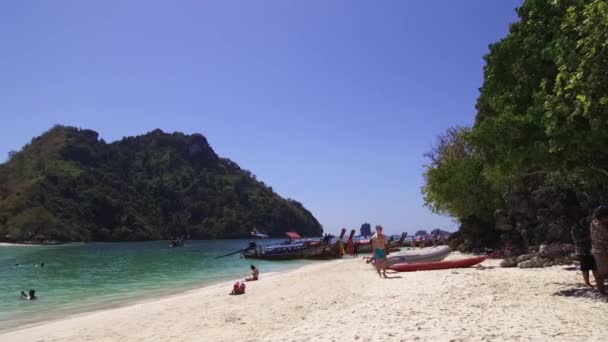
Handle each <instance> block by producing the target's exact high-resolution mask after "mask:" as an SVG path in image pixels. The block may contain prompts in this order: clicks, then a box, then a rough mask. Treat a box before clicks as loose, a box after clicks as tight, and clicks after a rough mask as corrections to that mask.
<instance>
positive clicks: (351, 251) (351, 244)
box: [346, 236, 355, 256]
mask: <svg viewBox="0 0 608 342" xmlns="http://www.w3.org/2000/svg"><path fill="white" fill-rule="evenodd" d="M346 246H347V247H348V254H350V255H352V256H354V255H355V242H354V241H353V237H352V236H351V237H349V238H348V241H346Z"/></svg>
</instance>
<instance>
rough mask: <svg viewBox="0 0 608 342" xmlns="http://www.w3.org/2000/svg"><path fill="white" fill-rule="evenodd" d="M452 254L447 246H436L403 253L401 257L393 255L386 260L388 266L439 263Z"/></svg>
mask: <svg viewBox="0 0 608 342" xmlns="http://www.w3.org/2000/svg"><path fill="white" fill-rule="evenodd" d="M450 253H452V250H451V249H450V247H449V246H438V247H433V248H424V249H420V250H415V251H410V252H404V253H403V254H401V255H394V256H390V255H389V257H388V258H387V261H388V265H389V266H391V265H395V264H403V263H420V262H432V261H441V260H443V259H445V258H446V257H447V256H448V255H450Z"/></svg>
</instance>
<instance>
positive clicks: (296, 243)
mask: <svg viewBox="0 0 608 342" xmlns="http://www.w3.org/2000/svg"><path fill="white" fill-rule="evenodd" d="M286 235H287V237H288V238H289V239H288V240H287V241H285V242H280V243H274V244H269V245H258V244H256V243H255V242H251V243H250V244H249V247H248V248H246V249H245V250H244V251H243V253H242V256H243V257H244V258H252V259H263V260H294V259H330V258H341V257H342V255H343V252H342V251H341V248H339V247H340V242H339V241H337V242H335V243H331V241H330V239H312V240H311V239H302V238H301V237H300V235H298V234H297V233H295V232H287V233H286Z"/></svg>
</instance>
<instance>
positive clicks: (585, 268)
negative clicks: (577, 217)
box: [570, 223, 597, 287]
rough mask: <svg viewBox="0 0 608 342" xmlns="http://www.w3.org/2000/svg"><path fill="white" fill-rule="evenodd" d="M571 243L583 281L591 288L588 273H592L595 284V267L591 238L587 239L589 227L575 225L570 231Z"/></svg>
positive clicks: (579, 224)
mask: <svg viewBox="0 0 608 342" xmlns="http://www.w3.org/2000/svg"><path fill="white" fill-rule="evenodd" d="M570 234H571V235H572V241H573V242H574V253H575V254H576V257H577V258H578V261H579V263H580V266H581V271H582V272H583V280H585V284H587V285H588V286H590V287H593V286H592V285H591V283H590V282H589V271H591V272H593V277H594V278H595V280H596V282H597V266H596V264H595V259H594V258H593V254H591V238H590V237H589V226H586V225H583V224H581V223H576V224H575V225H574V226H572V228H571V229H570Z"/></svg>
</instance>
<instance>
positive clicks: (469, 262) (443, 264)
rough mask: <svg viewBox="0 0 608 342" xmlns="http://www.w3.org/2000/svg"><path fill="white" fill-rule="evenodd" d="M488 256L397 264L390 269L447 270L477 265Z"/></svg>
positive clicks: (407, 270)
mask: <svg viewBox="0 0 608 342" xmlns="http://www.w3.org/2000/svg"><path fill="white" fill-rule="evenodd" d="M486 258H487V257H485V256H482V257H475V258H468V259H460V260H450V261H433V262H420V263H414V264H395V265H393V266H391V267H389V269H391V270H393V271H397V272H414V271H431V270H445V269H449V268H465V267H471V266H473V265H477V264H479V263H480V262H482V261H484V260H486Z"/></svg>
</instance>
